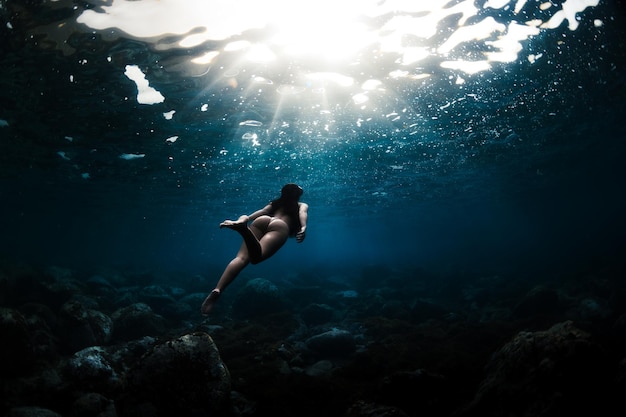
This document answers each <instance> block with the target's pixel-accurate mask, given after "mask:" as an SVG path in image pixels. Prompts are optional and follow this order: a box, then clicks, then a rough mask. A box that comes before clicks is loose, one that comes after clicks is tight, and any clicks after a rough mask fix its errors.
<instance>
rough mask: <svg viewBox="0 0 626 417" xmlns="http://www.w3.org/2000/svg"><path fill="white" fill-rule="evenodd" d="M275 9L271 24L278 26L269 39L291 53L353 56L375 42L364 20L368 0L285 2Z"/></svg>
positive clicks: (331, 58) (339, 58)
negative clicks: (363, 13)
mask: <svg viewBox="0 0 626 417" xmlns="http://www.w3.org/2000/svg"><path fill="white" fill-rule="evenodd" d="M282 3H283V5H281V6H279V7H277V8H276V11H275V13H274V14H272V16H271V20H270V22H269V25H270V27H271V28H274V29H275V31H276V32H275V34H274V36H272V37H270V39H269V40H268V41H269V42H270V43H271V44H273V45H276V46H278V47H281V48H282V50H283V52H284V53H285V54H288V55H295V56H305V57H312V58H317V59H322V60H325V61H330V62H332V61H345V60H349V59H352V58H354V56H355V55H356V54H357V53H358V52H359V51H361V50H362V49H363V48H364V47H365V46H367V45H368V44H370V43H373V42H375V41H376V36H375V34H374V33H373V32H372V31H371V30H370V29H369V28H368V27H367V26H366V25H365V23H364V22H363V21H361V20H362V15H361V14H362V12H363V11H364V10H365V8H366V7H367V5H368V1H364V0H361V1H356V0H347V1H337V0H318V1H315V2H313V1H308V2H294V1H285V2H282Z"/></svg>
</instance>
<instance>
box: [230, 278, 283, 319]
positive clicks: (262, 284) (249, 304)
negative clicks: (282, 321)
mask: <svg viewBox="0 0 626 417" xmlns="http://www.w3.org/2000/svg"><path fill="white" fill-rule="evenodd" d="M284 308H285V302H284V300H283V297H282V294H281V292H280V290H279V289H278V287H277V286H276V285H274V284H273V283H272V282H270V281H268V280H266V279H263V278H255V279H252V280H250V281H248V282H247V283H246V285H245V286H244V287H243V288H242V289H241V290H240V291H239V292H238V293H237V296H236V297H235V300H234V301H233V314H234V315H235V316H237V317H241V318H250V317H255V316H260V315H264V314H270V313H277V312H279V311H282V310H284Z"/></svg>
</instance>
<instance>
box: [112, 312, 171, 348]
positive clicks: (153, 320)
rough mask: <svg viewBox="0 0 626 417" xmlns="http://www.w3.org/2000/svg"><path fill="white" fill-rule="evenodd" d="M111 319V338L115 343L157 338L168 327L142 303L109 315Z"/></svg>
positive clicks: (162, 319) (161, 318) (160, 317)
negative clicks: (112, 326)
mask: <svg viewBox="0 0 626 417" xmlns="http://www.w3.org/2000/svg"><path fill="white" fill-rule="evenodd" d="M111 318H112V319H113V325H114V333H113V338H114V339H115V340H116V341H120V340H121V341H128V340H134V339H139V338H142V337H144V336H158V335H161V334H163V333H164V331H165V329H166V328H167V327H168V326H167V325H166V324H167V323H166V321H165V319H164V318H163V317H162V316H160V315H158V314H156V313H155V312H154V311H152V308H150V306H149V305H147V304H144V303H135V304H132V305H130V306H127V307H123V308H120V309H118V310H116V311H115V312H114V313H113V314H112V315H111Z"/></svg>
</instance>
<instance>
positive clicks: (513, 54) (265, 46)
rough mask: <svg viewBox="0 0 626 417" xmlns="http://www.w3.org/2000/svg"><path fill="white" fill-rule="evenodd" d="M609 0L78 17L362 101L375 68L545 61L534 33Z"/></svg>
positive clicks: (154, 1)
mask: <svg viewBox="0 0 626 417" xmlns="http://www.w3.org/2000/svg"><path fill="white" fill-rule="evenodd" d="M598 3H599V0H564V1H562V2H551V1H548V0H547V1H541V0H538V1H532V2H531V1H528V0H486V1H484V2H478V1H475V0H456V1H455V0H428V1H426V0H299V1H294V0H265V1H258V0H238V1H231V0H110V1H108V2H106V4H105V5H102V6H100V7H96V8H93V9H88V10H84V11H83V12H82V13H81V14H80V15H79V16H78V18H77V22H78V23H79V24H81V25H84V26H86V27H87V28H89V30H95V31H110V30H113V31H114V32H115V33H121V35H120V36H125V37H129V38H132V39H137V40H140V41H143V42H145V43H147V44H148V45H152V47H153V48H154V49H155V50H158V51H168V50H177V51H180V50H183V51H185V53H184V54H179V53H176V54H175V55H176V56H177V59H176V60H175V65H171V68H167V67H166V68H165V70H170V69H171V70H172V71H186V72H187V74H189V75H192V76H194V77H200V76H204V75H205V74H210V76H211V77H212V79H213V81H212V82H215V80H216V79H218V80H219V79H220V76H221V77H222V78H221V80H225V85H228V86H231V87H233V86H235V87H242V86H243V85H244V84H246V83H247V84H248V85H250V84H254V85H253V87H254V86H255V85H257V84H258V83H256V82H254V81H255V80H257V79H258V78H255V77H259V76H262V78H263V79H265V80H268V81H267V83H266V84H264V85H266V86H267V85H273V87H271V88H275V91H276V92H277V93H278V94H280V95H281V96H283V97H293V96H294V95H298V94H300V93H301V92H303V91H305V90H307V89H309V88H310V90H311V91H312V92H314V93H317V92H320V91H324V92H325V93H328V92H329V91H328V89H334V90H336V91H340V90H341V91H347V90H351V94H352V95H353V96H354V97H355V98H354V99H353V101H355V102H359V103H364V102H367V99H368V95H373V94H374V93H373V92H371V91H368V90H366V89H364V88H359V87H358V86H361V85H364V83H365V82H366V81H367V80H375V81H376V82H379V83H380V82H382V83H383V84H384V83H385V82H386V81H390V82H394V83H395V82H398V81H402V80H405V81H406V82H423V81H421V80H424V79H427V78H429V77H432V76H433V75H440V76H441V77H443V78H445V79H451V80H456V81H455V82H456V83H457V84H463V83H464V78H467V77H472V76H474V75H475V74H479V73H485V72H488V71H491V70H493V69H494V68H497V67H502V66H505V65H511V64H515V63H516V62H530V63H531V64H534V63H535V62H537V61H538V60H540V59H541V57H542V56H544V54H543V52H544V51H541V50H539V51H537V50H532V51H531V50H530V48H528V45H529V43H530V41H531V40H532V39H533V38H534V37H537V36H541V35H542V33H545V32H547V31H552V30H556V29H558V30H562V31H567V30H569V31H574V30H576V29H577V28H578V27H579V25H581V24H582V23H583V22H585V24H587V25H592V26H593V27H594V28H600V27H601V26H602V22H601V21H599V20H598V19H597V18H596V19H595V20H594V16H593V13H589V14H588V15H583V14H582V13H583V12H585V11H586V10H587V9H588V8H592V7H594V6H597V5H598ZM583 17H584V19H583ZM564 39H565V38H564ZM566 42H567V39H565V40H564V41H563V43H566ZM548 46H549V45H548ZM173 61H174V60H172V62H173ZM128 64H134V63H132V62H129V63H128ZM216 74H217V78H216ZM251 80H252V81H253V82H252V83H250V82H249V81H251ZM218 82H222V81H218ZM267 88H268V89H269V88H270V87H267ZM258 90H259V88H258V87H257V88H256V89H255V91H258Z"/></svg>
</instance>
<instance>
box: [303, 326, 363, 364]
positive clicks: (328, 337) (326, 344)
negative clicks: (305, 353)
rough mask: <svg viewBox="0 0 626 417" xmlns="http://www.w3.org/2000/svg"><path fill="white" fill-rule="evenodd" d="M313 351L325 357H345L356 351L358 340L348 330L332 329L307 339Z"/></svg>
mask: <svg viewBox="0 0 626 417" xmlns="http://www.w3.org/2000/svg"><path fill="white" fill-rule="evenodd" d="M306 344H307V346H308V348H309V349H311V350H312V351H314V352H316V353H318V354H320V355H322V356H325V357H345V356H349V355H351V354H352V353H354V351H355V350H356V340H355V338H354V336H353V335H352V333H350V332H349V331H347V330H340V329H332V330H329V331H327V332H324V333H320V334H317V335H315V336H312V337H310V338H309V339H307V341H306Z"/></svg>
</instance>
